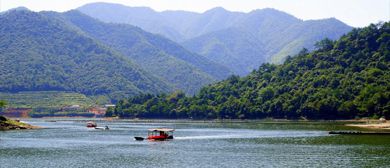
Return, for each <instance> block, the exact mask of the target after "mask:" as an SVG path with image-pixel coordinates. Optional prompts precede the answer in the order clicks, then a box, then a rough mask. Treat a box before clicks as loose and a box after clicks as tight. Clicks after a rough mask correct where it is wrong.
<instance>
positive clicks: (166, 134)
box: [134, 128, 175, 141]
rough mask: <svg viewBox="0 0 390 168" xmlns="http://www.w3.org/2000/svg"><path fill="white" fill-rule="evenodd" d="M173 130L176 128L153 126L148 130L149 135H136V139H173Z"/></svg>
mask: <svg viewBox="0 0 390 168" xmlns="http://www.w3.org/2000/svg"><path fill="white" fill-rule="evenodd" d="M173 131H175V130H174V129H171V128H153V129H149V130H148V137H147V138H143V137H134V138H135V140H140V141H142V140H144V139H151V140H166V139H173Z"/></svg>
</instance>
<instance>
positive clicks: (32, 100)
mask: <svg viewBox="0 0 390 168" xmlns="http://www.w3.org/2000/svg"><path fill="white" fill-rule="evenodd" d="M0 100H5V101H6V102H7V107H12V108H35V107H65V106H70V105H76V104H77V105H82V106H85V107H87V106H90V105H94V104H97V103H95V102H94V101H93V100H91V99H90V98H88V97H86V96H85V95H83V94H79V93H72V92H65V91H26V92H18V93H10V92H0Z"/></svg>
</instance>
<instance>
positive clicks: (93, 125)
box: [87, 122, 97, 127]
mask: <svg viewBox="0 0 390 168" xmlns="http://www.w3.org/2000/svg"><path fill="white" fill-rule="evenodd" d="M87 127H97V124H96V123H95V122H87Z"/></svg>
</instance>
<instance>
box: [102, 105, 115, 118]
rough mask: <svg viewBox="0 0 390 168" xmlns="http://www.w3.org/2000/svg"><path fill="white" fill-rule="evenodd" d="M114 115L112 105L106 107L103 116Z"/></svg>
mask: <svg viewBox="0 0 390 168" xmlns="http://www.w3.org/2000/svg"><path fill="white" fill-rule="evenodd" d="M113 115H114V109H113V108H112V107H108V108H107V111H106V113H105V114H104V117H112V116H113Z"/></svg>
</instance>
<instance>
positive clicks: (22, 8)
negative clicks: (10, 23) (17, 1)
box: [0, 6, 30, 14]
mask: <svg viewBox="0 0 390 168" xmlns="http://www.w3.org/2000/svg"><path fill="white" fill-rule="evenodd" d="M24 10H27V11H29V10H30V9H28V8H26V7H24V6H19V7H16V8H12V9H9V10H6V11H4V12H0V14H4V13H8V12H12V11H24Z"/></svg>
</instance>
